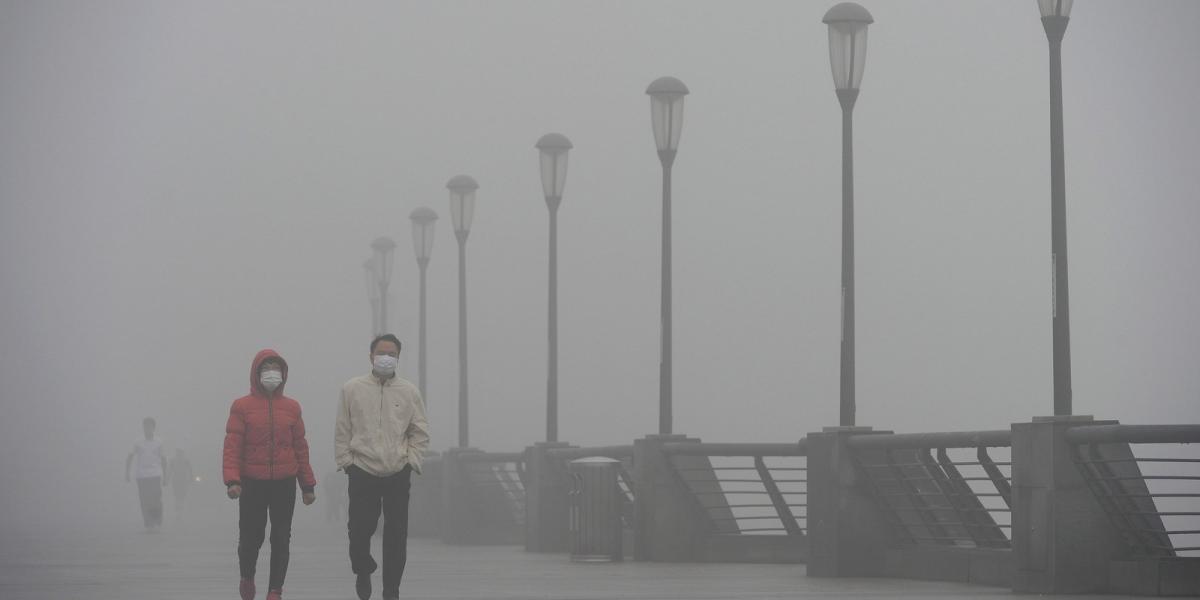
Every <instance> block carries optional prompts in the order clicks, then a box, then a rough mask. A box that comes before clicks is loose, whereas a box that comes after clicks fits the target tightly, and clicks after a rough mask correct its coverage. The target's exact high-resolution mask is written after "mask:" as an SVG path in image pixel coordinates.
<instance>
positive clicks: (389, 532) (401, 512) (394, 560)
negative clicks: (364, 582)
mask: <svg viewBox="0 0 1200 600" xmlns="http://www.w3.org/2000/svg"><path fill="white" fill-rule="evenodd" d="M411 485H412V468H411V467H404V470H403V471H401V472H399V473H396V474H395V475H392V476H391V477H387V478H386V479H385V480H384V491H383V596H384V597H385V598H391V597H393V596H398V595H399V594H400V579H401V578H402V577H404V565H405V564H406V563H407V562H408V495H409V489H410V487H411Z"/></svg>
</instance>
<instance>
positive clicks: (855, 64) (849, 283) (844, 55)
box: [822, 2, 875, 427]
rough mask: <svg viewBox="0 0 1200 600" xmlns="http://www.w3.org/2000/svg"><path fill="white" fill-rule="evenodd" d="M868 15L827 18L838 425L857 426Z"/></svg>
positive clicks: (852, 7) (860, 11)
mask: <svg viewBox="0 0 1200 600" xmlns="http://www.w3.org/2000/svg"><path fill="white" fill-rule="evenodd" d="M874 21H875V20H874V19H872V18H871V13H869V12H867V9H865V8H863V7H861V6H859V5H857V4H855V3H853V2H842V3H841V4H837V5H835V6H834V7H833V8H831V9H829V12H826V13H825V18H823V19H822V22H824V23H825V24H827V25H829V64H830V66H831V68H832V69H833V85H834V88H835V90H836V91H837V98H838V102H839V103H841V105H842V336H841V337H842V341H841V386H840V394H839V408H840V410H839V413H840V415H839V418H838V424H839V425H842V426H843V427H849V426H853V425H854V412H855V404H854V149H853V135H852V134H853V126H852V124H853V114H854V101H855V100H857V99H858V87H859V84H860V83H862V74H863V66H864V63H865V62H866V57H867V25H870V24H871V23H873V22H874Z"/></svg>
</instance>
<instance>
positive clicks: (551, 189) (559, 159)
mask: <svg viewBox="0 0 1200 600" xmlns="http://www.w3.org/2000/svg"><path fill="white" fill-rule="evenodd" d="M535 147H536V148H537V149H538V151H539V153H540V155H541V166H542V193H543V194H544V195H545V197H546V208H548V209H549V210H550V284H549V287H550V298H549V303H548V307H549V308H548V317H547V319H548V326H547V337H548V341H549V345H548V351H547V359H546V360H547V367H546V441H547V442H557V441H558V206H559V204H562V194H563V186H565V185H566V183H567V151H569V150H570V149H571V141H570V140H568V139H567V138H566V136H564V135H562V134H558V133H547V134H546V135H543V136H542V137H541V138H540V139H538V141H537V144H535Z"/></svg>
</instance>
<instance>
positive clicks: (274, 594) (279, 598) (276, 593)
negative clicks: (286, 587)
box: [267, 590, 283, 600]
mask: <svg viewBox="0 0 1200 600" xmlns="http://www.w3.org/2000/svg"><path fill="white" fill-rule="evenodd" d="M267 600H283V590H267Z"/></svg>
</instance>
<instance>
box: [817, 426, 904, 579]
mask: <svg viewBox="0 0 1200 600" xmlns="http://www.w3.org/2000/svg"><path fill="white" fill-rule="evenodd" d="M874 433H891V432H890V431H873V430H872V429H871V428H870V427H826V428H825V429H824V430H823V431H821V432H819V433H810V434H808V544H809V550H808V570H807V573H808V575H809V576H810V577H864V576H867V577H869V576H879V575H883V574H884V560H885V550H886V549H887V547H888V535H889V534H888V531H889V528H888V526H887V524H886V523H885V522H884V517H883V515H882V514H880V511H879V508H878V506H877V505H876V504H875V501H874V500H873V499H872V496H871V491H870V489H868V487H867V485H868V484H867V482H865V481H862V480H861V479H860V476H859V473H858V471H857V469H856V467H855V465H854V459H853V456H852V455H851V450H850V448H849V446H848V445H847V443H846V442H847V440H848V439H849V438H850V437H851V436H854V435H863V434H874Z"/></svg>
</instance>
